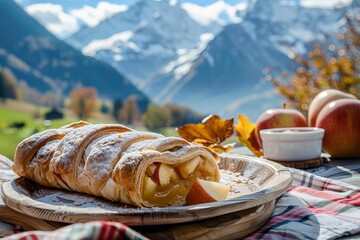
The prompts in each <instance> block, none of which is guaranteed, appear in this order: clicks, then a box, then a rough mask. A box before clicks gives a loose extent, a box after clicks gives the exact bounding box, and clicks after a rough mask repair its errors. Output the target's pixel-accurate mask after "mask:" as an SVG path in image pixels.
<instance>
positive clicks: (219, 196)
mask: <svg viewBox="0 0 360 240" xmlns="http://www.w3.org/2000/svg"><path fill="white" fill-rule="evenodd" d="M229 192H230V186H228V185H225V184H222V183H218V182H212V181H206V180H203V179H200V178H197V179H196V181H195V182H194V184H193V185H192V187H191V189H190V191H189V193H188V195H187V196H186V204H188V205H192V204H200V203H207V202H216V201H223V200H225V199H226V198H227V195H228V194H229Z"/></svg>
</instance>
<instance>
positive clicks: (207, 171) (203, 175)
mask: <svg viewBox="0 0 360 240" xmlns="http://www.w3.org/2000/svg"><path fill="white" fill-rule="evenodd" d="M216 172H217V166H214V165H213V164H211V163H210V162H208V161H205V160H204V159H203V158H201V157H200V156H198V157H195V158H193V159H191V160H189V161H186V162H185V163H182V164H172V165H170V164H166V163H160V162H155V163H152V164H150V165H149V166H148V167H147V169H146V171H145V176H144V181H143V198H144V200H146V201H148V202H149V203H152V204H154V205H157V206H166V205H173V204H178V203H179V204H182V203H185V198H186V196H187V195H188V193H189V191H190V189H191V188H192V186H193V185H194V183H195V181H196V179H204V180H214V179H215V174H216Z"/></svg>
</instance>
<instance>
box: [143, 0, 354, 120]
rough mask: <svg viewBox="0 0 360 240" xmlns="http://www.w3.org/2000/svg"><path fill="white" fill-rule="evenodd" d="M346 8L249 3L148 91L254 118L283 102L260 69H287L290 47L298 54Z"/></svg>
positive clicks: (334, 26) (331, 30) (329, 30)
mask: <svg viewBox="0 0 360 240" xmlns="http://www.w3.org/2000/svg"><path fill="white" fill-rule="evenodd" d="M347 8H348V7H342V8H333V9H318V8H305V7H302V6H300V5H298V4H294V3H291V4H290V3H289V2H284V1H275V0H261V1H252V2H251V3H250V5H249V8H248V10H247V13H246V15H245V16H244V18H243V21H242V22H241V23H239V24H233V25H229V26H226V27H225V28H224V29H223V31H222V32H221V33H220V34H219V35H218V36H216V37H215V38H214V39H213V40H212V41H210V42H209V44H208V45H207V46H206V48H205V49H204V50H203V51H200V52H199V53H200V54H199V55H198V56H192V57H191V58H190V57H189V58H188V59H187V61H183V62H181V61H177V62H170V63H169V64H168V66H166V67H165V68H163V70H162V74H160V75H158V76H156V77H154V78H153V81H152V84H149V85H148V87H149V88H150V89H149V90H148V93H152V94H150V95H151V96H152V97H153V98H154V99H155V100H156V101H157V102H159V103H161V102H166V101H174V102H177V103H181V104H186V105H191V106H192V107H193V108H195V109H196V110H198V111H201V112H208V113H217V114H220V115H223V116H227V117H229V116H233V117H235V116H236V114H238V113H244V114H247V115H248V116H249V117H250V118H252V119H256V117H257V116H258V115H259V114H260V113H261V112H262V111H264V110H265V109H268V108H270V107H281V106H282V102H283V101H284V100H283V99H281V97H280V96H279V95H278V94H277V93H276V92H275V91H274V89H273V87H272V86H271V85H270V84H269V83H267V82H266V81H265V80H264V76H265V75H264V70H266V69H268V68H271V69H274V70H279V71H281V70H289V69H291V67H292V55H291V52H290V51H289V47H291V48H292V49H293V50H295V51H297V52H298V53H300V54H301V53H304V52H305V50H306V48H308V47H309V45H308V43H309V41H311V40H315V39H322V38H323V37H324V34H332V35H333V34H335V33H336V32H337V31H338V30H339V28H340V27H341V26H342V25H343V23H344V21H343V14H344V12H345V10H346V9H347ZM169 69H170V70H169ZM151 88H152V89H151Z"/></svg>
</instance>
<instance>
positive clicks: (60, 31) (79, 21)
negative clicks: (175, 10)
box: [0, 0, 128, 38]
mask: <svg viewBox="0 0 360 240" xmlns="http://www.w3.org/2000/svg"><path fill="white" fill-rule="evenodd" d="M0 1H1V0H0ZM18 1H20V0H18ZM127 8H128V7H127V6H126V5H118V4H111V3H108V2H99V3H98V4H97V6H96V7H90V6H87V5H85V6H84V7H82V8H80V9H75V10H71V11H70V12H69V13H67V12H65V11H64V9H63V7H62V6H61V5H59V4H52V3H38V4H32V5H29V6H27V7H26V8H25V10H26V12H27V13H28V14H30V15H31V16H33V17H34V18H36V19H37V20H38V21H39V22H40V23H41V24H42V25H43V26H45V27H46V29H47V30H49V31H50V32H52V33H53V34H55V35H56V36H57V37H59V38H66V37H67V36H69V35H71V34H72V33H74V32H76V31H77V30H79V28H80V26H81V25H83V24H86V25H87V26H90V27H93V26H96V25H97V24H98V23H99V22H100V21H102V20H104V19H106V18H108V17H110V16H112V15H114V14H115V13H118V12H121V11H126V10H127Z"/></svg>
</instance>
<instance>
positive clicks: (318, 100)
mask: <svg viewBox="0 0 360 240" xmlns="http://www.w3.org/2000/svg"><path fill="white" fill-rule="evenodd" d="M338 99H356V97H355V96H354V95H351V94H349V93H345V92H342V91H340V90H336V89H326V90H323V91H321V92H320V93H318V94H317V95H316V96H315V97H314V99H313V100H312V101H311V103H310V106H309V113H308V123H309V126H311V127H314V126H315V122H316V118H317V117H318V115H319V113H320V111H321V109H322V108H323V107H325V106H326V105H327V104H328V103H330V102H332V101H335V100H338Z"/></svg>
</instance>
